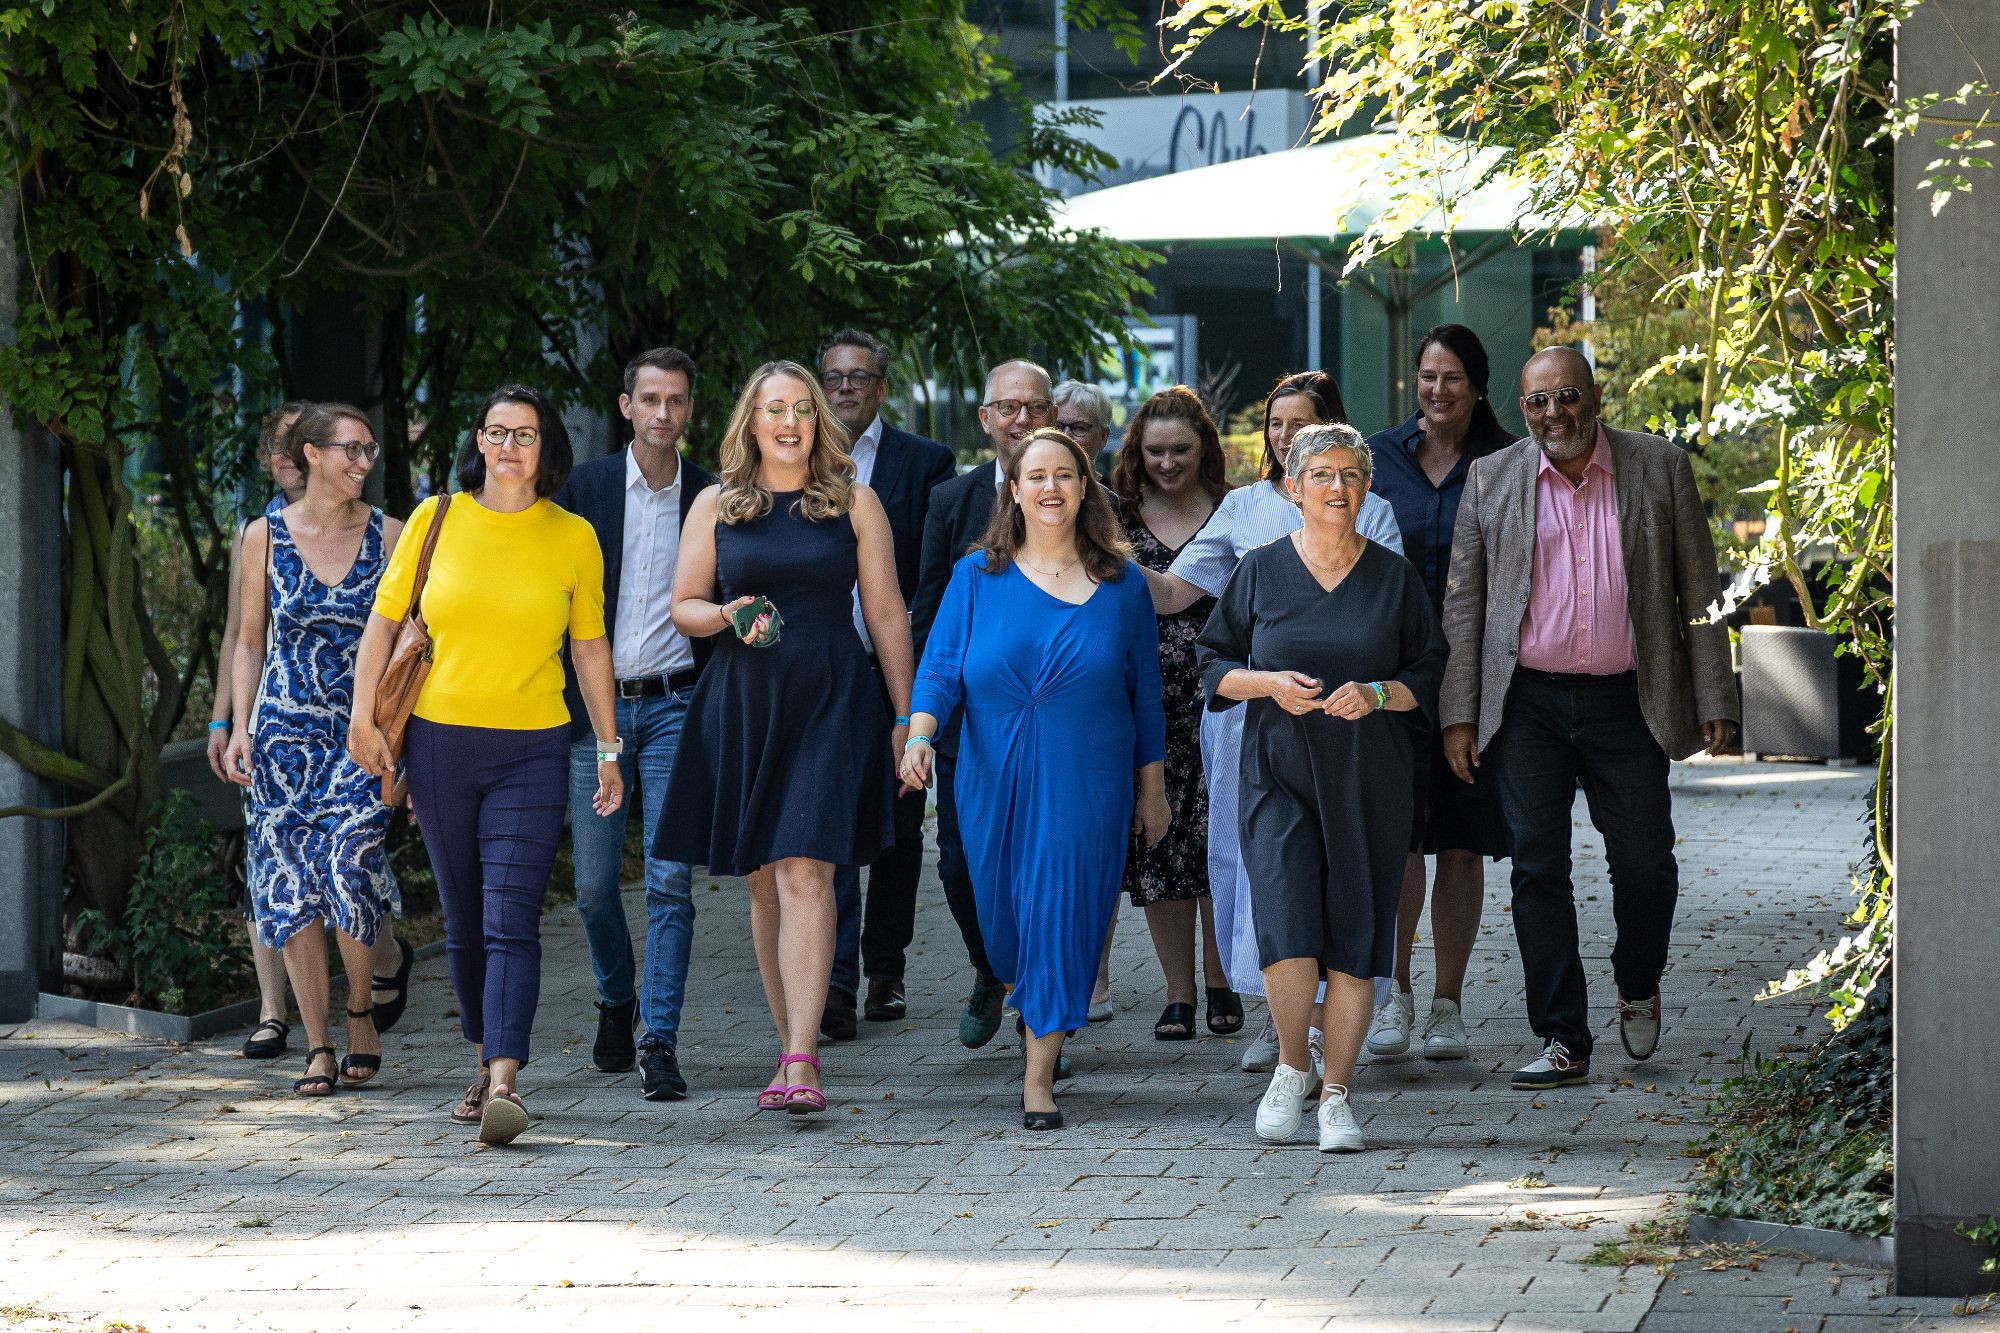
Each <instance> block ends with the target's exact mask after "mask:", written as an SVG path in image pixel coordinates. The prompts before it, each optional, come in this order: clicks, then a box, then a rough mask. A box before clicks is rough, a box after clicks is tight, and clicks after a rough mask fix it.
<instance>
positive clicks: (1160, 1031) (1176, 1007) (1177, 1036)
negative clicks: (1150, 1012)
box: [1153, 1000, 1194, 1041]
mask: <svg viewBox="0 0 2000 1333" xmlns="http://www.w3.org/2000/svg"><path fill="white" fill-rule="evenodd" d="M1175 1028H1179V1029H1180V1031H1178V1032H1176V1031H1174V1030H1173V1029H1175ZM1153 1040H1154V1041H1193V1040H1194V1006H1193V1005H1191V1004H1187V1003H1185V1002H1183V1001H1180V1000H1176V1001H1174V1002H1173V1003H1172V1004H1170V1005H1168V1006H1167V1007H1166V1008H1164V1009H1162V1010H1160V1021H1159V1022H1157V1023H1155V1024H1153Z"/></svg>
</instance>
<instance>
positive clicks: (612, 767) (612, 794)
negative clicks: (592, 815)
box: [590, 759, 625, 815]
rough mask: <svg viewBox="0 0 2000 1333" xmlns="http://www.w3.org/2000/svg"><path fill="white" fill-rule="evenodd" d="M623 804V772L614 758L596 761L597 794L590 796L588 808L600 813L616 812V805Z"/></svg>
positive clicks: (609, 813)
mask: <svg viewBox="0 0 2000 1333" xmlns="http://www.w3.org/2000/svg"><path fill="white" fill-rule="evenodd" d="M623 804H625V774H624V772H623V771H621V770H620V769H619V767H618V761H617V760H616V759H600V760H598V761H597V794H596V795H595V796H592V797H591V798H590V808H591V809H593V810H595V811H596V812H597V813H598V814H600V815H611V814H616V813H618V807H619V806H621V805H623Z"/></svg>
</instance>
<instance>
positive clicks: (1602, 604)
mask: <svg viewBox="0 0 2000 1333" xmlns="http://www.w3.org/2000/svg"><path fill="white" fill-rule="evenodd" d="M1520 663H1521V665H1522V666H1524V667H1528V668H1530V669H1532V670H1535V671H1559V672H1563V673H1565V674H1573V675H1585V676H1615V675H1617V674H1618V673H1620V672H1622V671H1630V670H1632V669H1633V668H1635V667H1636V666H1637V665H1638V656H1637V653H1636V651H1635V649H1634V647H1633V642H1632V615H1631V611H1630V610H1629V608H1628V604H1627V602H1626V598H1625V551H1624V548H1623V547H1622V546H1621V545H1620V544H1619V539H1618V482H1617V479H1616V478H1615V477H1614V476H1613V475H1612V471H1611V441H1610V439H1609V438H1608V437H1606V435H1605V434H1604V427H1602V426H1599V427H1598V428H1597V447H1596V448H1595V449H1593V450H1591V454H1590V462H1589V463H1588V464H1587V465H1585V467H1584V472H1583V480H1582V481H1581V482H1579V483H1578V484H1576V485H1574V486H1572V485H1571V484H1570V481H1569V478H1567V477H1565V476H1563V474H1562V473H1561V472H1559V471H1557V470H1556V466H1555V464H1553V463H1551V462H1549V460H1548V458H1547V457H1546V456H1545V457H1544V458H1543V459H1542V461H1541V466H1540V467H1539V468H1537V469H1536V472H1535V569H1534V577H1533V581H1532V582H1531V583H1530V584H1529V587H1528V609H1527V612H1526V613H1525V614H1523V615H1522V617H1521V656H1520Z"/></svg>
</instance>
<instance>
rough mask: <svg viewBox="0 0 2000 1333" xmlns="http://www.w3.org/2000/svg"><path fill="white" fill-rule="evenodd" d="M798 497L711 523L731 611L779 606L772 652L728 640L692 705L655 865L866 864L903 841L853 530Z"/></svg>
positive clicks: (730, 871)
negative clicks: (807, 512)
mask: <svg viewBox="0 0 2000 1333" xmlns="http://www.w3.org/2000/svg"><path fill="white" fill-rule="evenodd" d="M798 499H799V493H798V492H796V491H786V492H779V493H778V494H776V495H774V496H773V497H772V503H771V512H770V513H768V514H765V515H764V516H763V517H761V518H756V519H752V520H750V521H749V522H747V523H717V524H716V525H715V566H716V581H717V583H718V584H720V590H721V600H722V601H723V602H729V601H733V600H734V599H736V598H738V597H743V596H763V597H767V598H769V599H770V600H771V603H772V605H774V606H776V607H777V608H778V614H779V616H780V617H781V618H782V621H783V632H782V634H781V636H780V638H779V641H778V642H777V643H776V644H773V645H771V646H769V647H765V648H751V647H747V646H745V644H744V643H743V641H742V640H741V639H739V638H737V637H736V635H735V633H734V632H733V631H729V630H725V631H723V632H722V633H721V634H719V635H717V636H716V639H715V656H714V657H712V658H710V659H709V662H708V665H707V666H705V667H703V668H702V672H701V679H700V681H699V682H698V683H697V684H696V685H695V688H694V698H693V700H692V701H691V702H690V703H689V705H688V717H687V722H686V724H685V726H684V727H683V729H682V732H681V743H680V750H679V752H678V753H677V754H676V755H675V756H674V771H673V776H672V777H671V778H670V779H669V780H668V782H667V798H666V804H665V805H664V807H663V808H662V809H661V811H660V822H659V826H658V827H657V828H656V829H655V830H654V833H653V849H652V854H653V856H655V857H656V858H659V859H661V860H667V861H682V862H686V863H688V864H690V865H705V866H707V867H708V868H709V870H710V871H711V872H712V873H714V874H717V875H747V874H749V873H750V872H751V871H753V870H755V869H757V868H758V867H759V866H763V865H768V864H769V863H771V862H773V861H778V860H782V859H783V858H785V857H788V856H805V857H811V858H812V859H814V860H817V861H830V862H832V863H833V864H835V865H849V866H855V865H867V864H868V863H870V862H872V861H873V860H874V859H875V858H876V857H877V856H878V855H879V854H880V853H881V852H882V850H883V849H884V848H886V847H888V846H890V845H891V844H892V843H893V842H894V841H895V824H894V806H893V804H892V797H893V795H894V793H893V789H892V788H893V783H894V781H895V773H894V768H893V765H892V762H891V756H890V753H889V744H890V736H889V730H890V725H891V723H892V722H893V720H894V719H893V718H892V717H891V716H890V714H889V709H888V701H887V700H886V698H885V697H884V695H883V691H882V685H881V682H880V680H879V679H878V678H877V677H876V674H875V669H874V668H873V667H872V666H871V665H870V664H869V661H868V654H867V651H866V650H865V649H863V648H862V646H861V637H860V635H858V634H857V633H855V629H854V581H855V573H856V554H855V539H854V525H853V523H852V522H850V521H849V520H848V518H847V516H846V515H842V516H841V517H839V518H834V519H828V520H826V521H825V522H822V523H814V522H812V521H810V520H808V519H806V518H804V517H802V516H801V515H800V514H799V513H798V512H797V508H796V505H797V501H798Z"/></svg>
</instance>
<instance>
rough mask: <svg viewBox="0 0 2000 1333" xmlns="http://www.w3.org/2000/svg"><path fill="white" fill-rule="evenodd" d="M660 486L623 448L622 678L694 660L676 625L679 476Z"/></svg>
mask: <svg viewBox="0 0 2000 1333" xmlns="http://www.w3.org/2000/svg"><path fill="white" fill-rule="evenodd" d="M686 475H687V470H686V465H685V464H684V463H682V462H681V461H680V460H679V459H678V458H676V460H675V467H674V479H673V481H671V482H670V483H668V484H667V485H665V486H662V487H661V488H660V489H659V490H657V491H656V490H654V489H653V488H652V487H651V486H649V485H647V484H646V474H645V473H644V472H641V471H640V470H639V460H638V459H637V458H636V457H634V456H633V453H632V450H631V449H630V448H629V447H628V448H627V449H626V450H625V564H624V572H623V573H622V574H621V575H620V577H619V581H618V621H617V630H616V633H615V635H614V636H613V639H612V644H611V674H612V675H613V676H615V677H616V678H617V679H619V680H634V679H638V678H641V677H646V676H668V675H672V674H673V673H674V672H676V671H685V670H686V669H688V668H689V667H691V666H693V665H694V648H693V647H692V646H691V645H690V644H689V643H688V641H687V638H686V636H684V635H683V634H682V633H681V632H680V631H679V630H677V629H675V628H674V618H673V604H674V562H675V561H676V560H677V559H679V558H680V553H681V478H682V477H684V476H686Z"/></svg>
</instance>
